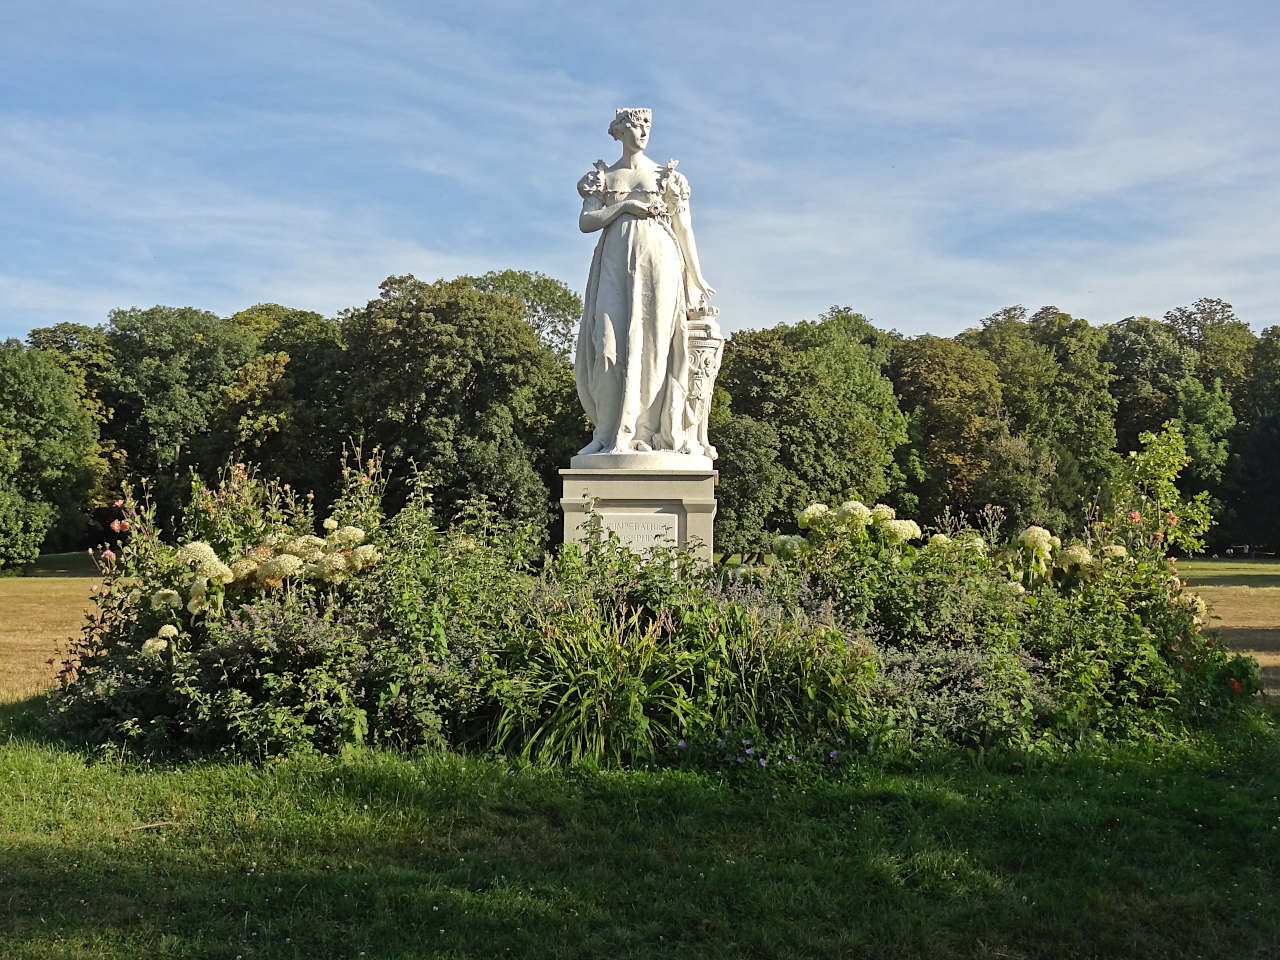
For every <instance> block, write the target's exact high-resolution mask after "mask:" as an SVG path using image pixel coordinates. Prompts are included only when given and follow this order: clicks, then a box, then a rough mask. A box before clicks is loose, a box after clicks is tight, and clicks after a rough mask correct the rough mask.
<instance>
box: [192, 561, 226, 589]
mask: <svg viewBox="0 0 1280 960" xmlns="http://www.w3.org/2000/svg"><path fill="white" fill-rule="evenodd" d="M196 576H197V577H200V578H201V579H203V580H209V581H212V582H213V583H222V584H227V583H230V582H231V581H232V580H234V579H235V574H234V573H232V572H231V568H230V567H228V566H227V565H226V564H225V563H223V562H222V561H221V560H219V559H218V558H217V557H214V558H213V559H212V560H201V561H200V563H199V564H197V565H196Z"/></svg>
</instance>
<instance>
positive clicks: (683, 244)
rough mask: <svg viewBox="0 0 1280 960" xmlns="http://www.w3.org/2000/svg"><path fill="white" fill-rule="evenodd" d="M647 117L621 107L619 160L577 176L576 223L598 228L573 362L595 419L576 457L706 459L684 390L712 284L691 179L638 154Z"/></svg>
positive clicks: (710, 314) (616, 127)
mask: <svg viewBox="0 0 1280 960" xmlns="http://www.w3.org/2000/svg"><path fill="white" fill-rule="evenodd" d="M652 116H653V115H652V111H650V110H648V109H638V108H637V109H626V110H618V111H617V115H616V116H615V117H614V120H613V123H612V124H610V125H609V133H610V134H611V135H612V136H613V137H614V139H616V140H618V141H620V142H621V144H622V156H621V158H620V159H619V160H618V161H617V163H614V164H613V165H612V166H609V165H606V164H605V162H604V161H603V160H597V161H596V164H595V169H594V170H592V171H591V172H590V173H588V174H587V175H586V176H584V177H583V178H582V179H581V180H579V181H578V193H580V194H581V195H582V213H581V214H580V215H579V217H578V226H579V227H580V228H581V230H582V232H583V233H591V232H593V231H596V230H599V231H600V232H601V235H600V240H599V242H598V243H597V244H596V249H595V255H594V256H593V258H592V260H591V273H590V274H589V275H588V277H587V288H586V295H585V297H584V298H583V300H584V303H583V306H584V310H583V315H582V327H581V330H580V331H579V334H578V349H577V356H576V360H575V374H576V378H577V382H578V396H579V397H580V398H581V399H582V405H583V407H584V408H585V409H586V411H587V416H588V417H590V418H591V422H592V424H593V425H594V433H593V435H592V439H591V443H589V444H588V445H587V446H586V447H584V448H583V449H582V450H581V451H580V454H601V453H603V454H625V453H645V452H648V451H672V452H675V453H684V454H692V455H695V456H700V457H714V456H715V451H714V450H712V449H710V447H709V445H707V444H706V443H705V437H706V434H705V430H702V431H701V432H700V431H699V424H698V423H697V422H696V419H697V413H696V412H695V411H694V409H693V408H694V407H701V406H702V403H701V402H700V401H698V402H696V403H695V402H693V401H692V399H691V397H690V346H689V324H690V321H691V319H692V320H693V321H699V320H701V321H704V322H703V324H702V326H703V327H704V328H705V327H706V323H705V321H707V320H708V319H710V320H711V323H712V324H714V316H715V313H716V312H717V311H716V310H715V308H714V307H710V306H709V305H708V303H707V298H708V297H710V296H711V295H712V294H713V293H715V290H714V289H712V288H711V286H710V285H709V284H708V283H707V281H706V280H705V279H704V278H703V276H702V268H701V267H700V265H699V264H698V248H697V246H696V245H695V244H694V240H693V226H692V223H691V221H690V216H689V182H688V181H687V180H686V179H685V178H684V176H683V175H682V174H679V173H677V172H676V161H674V160H670V161H668V162H667V163H666V164H665V165H659V164H657V163H654V162H653V161H652V160H650V159H649V158H648V157H646V156H645V154H644V148H645V147H646V146H647V145H648V143H649V127H650V125H651V123H652ZM716 359H717V360H718V356H717V357H716ZM712 376H713V377H714V373H713V374H712ZM694 392H695V393H696V392H697V391H696V389H695V391H694Z"/></svg>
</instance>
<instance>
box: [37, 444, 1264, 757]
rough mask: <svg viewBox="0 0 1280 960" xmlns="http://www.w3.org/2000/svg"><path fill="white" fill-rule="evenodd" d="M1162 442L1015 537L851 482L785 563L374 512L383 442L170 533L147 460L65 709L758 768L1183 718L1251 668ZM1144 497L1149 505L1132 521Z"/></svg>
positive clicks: (1046, 745)
mask: <svg viewBox="0 0 1280 960" xmlns="http://www.w3.org/2000/svg"><path fill="white" fill-rule="evenodd" d="M1158 455H1159V457H1160V458H1162V462H1163V463H1164V464H1165V466H1164V467H1163V468H1156V467H1152V466H1151V464H1150V463H1149V462H1148V461H1146V460H1143V459H1142V458H1141V457H1139V458H1137V459H1136V462H1135V463H1134V464H1133V465H1132V468H1133V469H1134V470H1135V471H1136V472H1137V473H1140V474H1141V475H1142V478H1143V479H1142V481H1141V486H1140V488H1138V487H1134V488H1133V489H1131V490H1129V491H1128V492H1126V491H1125V490H1124V489H1123V488H1121V489H1119V490H1117V491H1113V492H1112V494H1111V500H1110V501H1109V502H1112V503H1113V504H1115V509H1114V511H1112V512H1111V513H1109V514H1108V515H1107V517H1106V519H1105V520H1101V519H1095V520H1094V522H1093V523H1092V525H1091V526H1090V528H1089V533H1088V536H1087V537H1086V539H1085V541H1084V542H1075V543H1066V544H1064V543H1063V542H1062V541H1061V540H1060V539H1059V538H1057V537H1056V536H1054V535H1053V533H1052V532H1051V531H1049V530H1048V529H1045V528H1043V527H1039V526H1031V527H1028V528H1026V529H1025V530H1023V531H1021V532H1020V533H1019V534H1017V535H1016V536H1014V537H1012V538H1010V539H1002V538H1001V537H999V536H998V534H997V530H998V526H999V525H998V522H996V521H997V518H990V519H991V522H990V523H989V524H987V525H986V526H984V527H982V528H981V529H974V528H969V527H965V526H963V525H960V524H957V523H955V522H945V523H944V529H940V530H934V531H929V532H928V534H927V535H926V531H924V530H922V529H921V527H920V525H919V524H918V523H916V522H915V521H914V520H911V519H909V518H906V517H899V516H897V514H896V512H895V511H894V510H893V509H892V508H890V507H888V506H886V505H884V504H876V505H874V506H871V507H869V506H867V505H865V504H862V503H860V502H858V501H856V500H850V501H848V502H845V503H843V504H841V505H840V506H839V507H836V508H834V509H832V508H829V507H827V506H825V505H822V504H814V505H812V506H810V507H808V508H806V509H805V510H804V511H802V512H801V514H800V515H799V517H798V518H797V520H798V527H799V528H800V530H801V531H802V532H801V533H798V534H792V535H789V536H786V537H780V538H779V539H778V541H777V546H776V553H775V562H774V563H773V564H771V565H770V566H767V567H761V568H758V569H746V570H737V571H726V570H724V569H723V568H719V567H711V566H705V565H699V564H698V563H696V562H695V561H694V560H693V559H692V558H691V557H689V556H688V555H687V554H684V553H681V552H679V551H674V550H671V551H661V550H660V551H657V552H655V553H654V554H652V555H650V556H649V557H648V558H645V559H642V558H640V557H638V556H636V555H635V554H633V553H631V552H630V551H629V550H627V549H625V548H624V547H623V546H621V545H620V544H619V543H618V542H617V540H616V539H614V538H610V537H608V536H606V535H604V533H603V531H601V530H600V529H599V527H598V526H597V529H596V530H595V540H594V541H593V543H592V545H591V548H590V549H589V550H586V551H583V550H582V549H579V548H578V547H575V546H567V547H565V548H563V549H562V550H560V551H558V552H557V553H556V554H554V555H551V556H546V557H542V556H541V554H540V552H539V550H538V547H537V544H536V539H535V535H534V531H533V530H532V528H530V527H527V526H519V525H514V526H513V525H511V524H507V523H504V522H500V521H499V520H498V519H497V517H496V514H495V513H494V512H493V510H492V509H490V508H489V507H487V506H486V505H485V504H483V503H472V504H466V505H463V507H462V509H461V510H460V511H459V513H458V520H457V521H456V522H455V523H454V525H453V526H452V527H451V528H450V529H448V530H440V529H437V526H436V522H435V517H434V515H433V512H432V509H431V504H430V500H429V497H428V495H427V493H426V490H427V483H426V481H425V479H423V478H416V479H415V478H409V479H410V482H409V484H408V487H409V491H408V496H407V502H406V505H405V506H404V507H403V508H402V509H401V510H400V511H398V512H397V513H396V514H395V515H393V516H391V517H384V516H383V513H382V509H381V503H382V500H383V495H384V492H385V485H386V479H385V477H384V476H383V474H382V471H381V466H380V461H379V459H378V457H377V456H375V457H373V458H372V459H369V460H365V461H363V462H357V463H355V464H348V465H347V467H346V468H345V474H344V481H345V485H344V490H343V493H342V494H341V495H340V496H339V498H338V499H337V500H336V501H335V504H334V507H333V512H332V515H331V516H329V517H326V518H324V520H323V521H322V522H321V523H320V524H319V525H317V524H316V518H315V517H314V515H313V513H312V511H311V505H310V500H309V499H308V498H306V497H298V496H295V495H294V494H293V493H292V492H291V491H290V490H289V489H288V488H287V487H285V486H283V485H276V484H272V483H268V482H265V481H263V480H261V479H260V478H258V477H257V476H256V474H255V472H254V471H253V470H252V469H250V468H248V467H244V466H241V465H238V464H232V465H231V466H229V467H228V468H227V470H226V471H225V472H224V473H223V475H222V477H221V478H220V482H219V483H218V484H217V486H216V487H214V488H206V487H204V486H203V485H200V484H196V485H195V486H194V487H193V489H192V495H191V499H190V503H189V504H188V507H187V509H186V511H185V514H184V517H185V523H184V527H183V529H182V531H181V536H180V537H179V539H178V542H177V543H176V544H169V543H166V542H164V541H163V540H162V539H161V537H160V536H159V534H158V532H157V530H156V525H155V521H154V513H155V511H154V508H153V507H152V506H151V503H150V500H149V498H148V496H147V493H146V487H145V485H144V487H143V488H142V490H141V491H140V493H139V495H138V496H137V497H136V498H135V497H134V496H133V494H132V492H126V496H125V498H124V499H123V500H122V501H120V503H119V504H118V506H119V509H120V511H121V513H120V517H119V518H118V521H119V522H118V524H116V525H114V526H113V529H114V530H115V532H116V533H117V534H118V535H119V540H118V541H117V542H115V543H114V544H112V545H111V547H110V548H108V549H106V550H103V551H102V552H101V553H100V554H99V559H100V562H101V563H102V565H103V572H104V583H103V588H102V591H101V600H100V604H99V607H100V610H99V613H98V614H97V615H96V616H95V618H94V619H93V620H92V622H91V623H90V624H89V626H88V627H87V629H86V631H85V634H84V637H83V639H82V640H81V642H80V644H79V646H78V648H77V649H76V650H75V651H74V656H73V657H72V658H71V660H70V661H69V663H68V665H67V668H66V670H65V671H64V674H63V682H62V686H61V689H60V690H59V691H58V692H57V694H56V695H55V696H54V698H53V710H54V716H55V719H56V720H57V722H58V724H59V725H60V726H61V727H62V728H63V729H64V730H65V731H67V732H68V733H71V734H74V735H76V736H80V737H83V738H85V739H88V740H96V741H103V740H117V741H120V740H123V741H128V742H133V743H136V744H138V745H141V746H146V747H155V748H161V749H165V750H173V749H178V750H187V751H191V752H205V751H209V750H225V751H232V752H237V753H241V754H246V755H250V756H265V755H270V754H274V753H279V752H284V751H290V750H296V749H322V750H334V749H338V748H339V747H340V746H341V745H342V744H344V743H353V742H362V741H363V742H373V743H381V744H389V745H395V746H399V747H414V746H418V745H436V746H449V747H453V748H459V749H484V750H490V749H492V750H499V751H502V752H505V753H511V754H518V755H521V756H524V757H527V758H530V759H536V760H546V761H573V760H584V759H585V760H589V761H595V762H609V763H634V762H677V763H697V764H701V765H710V766H713V767H716V768H718V769H723V770H729V771H738V772H742V771H746V770H747V769H748V768H750V770H751V771H753V772H757V773H758V772H759V771H763V770H774V769H776V770H782V769H788V770H793V771H794V770H797V769H809V768H811V769H822V768H825V766H826V765H828V764H833V763H836V762H842V761H840V758H842V757H848V756H849V755H851V754H854V753H856V752H857V751H860V750H872V749H891V750H894V751H905V752H907V753H911V752H915V751H919V750H923V749H928V748H933V747H935V746H940V745H964V746H969V747H979V748H983V747H988V746H997V745H1003V746H1012V747H1019V748H1042V749H1059V748H1063V747H1067V746H1070V745H1073V744H1076V743H1079V742H1082V741H1087V740H1089V739H1091V738H1096V737H1107V738H1125V737H1138V736H1152V735H1175V734H1176V733H1177V732H1178V731H1179V730H1180V729H1182V728H1183V727H1184V726H1185V725H1188V724H1192V723H1196V722H1200V721H1202V720H1203V719H1205V718H1206V717H1209V716H1212V715H1214V714H1215V713H1217V712H1220V711H1224V710H1228V709H1231V708H1233V707H1237V706H1239V705H1240V704H1241V703H1243V702H1244V701H1245V699H1246V698H1247V697H1249V696H1250V695H1251V694H1252V693H1254V692H1255V691H1256V690H1257V689H1259V686H1260V684H1259V676H1258V669H1257V664H1256V663H1255V662H1253V661H1251V660H1248V659H1246V658H1242V657H1238V656H1237V657H1233V656H1231V655H1229V654H1228V653H1227V652H1226V651H1224V650H1223V649H1222V647H1221V646H1220V645H1219V644H1218V643H1217V642H1216V641H1215V640H1213V639H1212V638H1209V637H1206V636H1205V635H1204V634H1203V632H1202V627H1203V623H1204V618H1205V615H1206V610H1205V607H1204V603H1203V601H1202V600H1200V598H1198V597H1195V596H1194V595H1192V594H1189V593H1186V592H1185V591H1184V589H1183V586H1182V583H1181V581H1180V580H1179V578H1178V573H1177V568H1176V565H1175V563H1174V562H1173V561H1172V560H1171V558H1169V557H1168V556H1167V554H1166V551H1167V549H1168V546H1169V543H1170V542H1171V541H1174V540H1175V539H1176V538H1175V537H1173V536H1171V535H1170V533H1169V532H1170V531H1171V530H1174V529H1181V530H1182V531H1183V533H1182V534H1181V535H1182V536H1190V537H1194V536H1195V535H1196V533H1195V530H1196V527H1197V522H1187V523H1185V524H1183V523H1179V524H1178V525H1177V526H1176V527H1175V526H1173V525H1172V521H1170V520H1169V519H1168V517H1169V515H1170V514H1173V515H1175V516H1179V517H1181V516H1184V515H1185V503H1174V502H1172V501H1170V500H1168V499H1167V495H1168V493H1169V490H1168V487H1167V486H1165V485H1163V480H1162V475H1161V473H1160V469H1172V468H1173V467H1174V466H1176V463H1177V458H1176V457H1172V456H1170V455H1169V452H1168V450H1167V449H1162V450H1161V451H1160V452H1159V454H1158ZM1135 475H1136V474H1135ZM1179 508H1182V509H1183V513H1179ZM1133 513H1136V514H1138V516H1139V519H1137V520H1134V519H1133V518H1132V516H1131V514H1133ZM1192 513H1193V514H1194V511H1192ZM1152 515H1156V516H1159V517H1161V518H1162V519H1161V520H1160V521H1159V522H1160V523H1161V524H1163V527H1162V528H1161V530H1154V529H1149V528H1147V527H1143V528H1142V531H1141V532H1140V533H1138V532H1135V530H1134V529H1133V527H1132V526H1127V527H1122V526H1120V525H1123V524H1129V525H1136V524H1143V523H1146V522H1147V521H1146V518H1148V517H1150V516H1152ZM1161 531H1163V532H1164V536H1161V537H1157V536H1155V534H1156V533H1160V532H1161ZM1184 542H1185V541H1184ZM681 745H683V746H681ZM726 745H727V746H726ZM748 749H749V752H748ZM739 758H741V760H739ZM806 765H807V766H806Z"/></svg>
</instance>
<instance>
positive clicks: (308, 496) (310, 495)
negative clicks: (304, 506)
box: [307, 493, 316, 500]
mask: <svg viewBox="0 0 1280 960" xmlns="http://www.w3.org/2000/svg"><path fill="white" fill-rule="evenodd" d="M315 498H316V495H315V494H314V493H308V494H307V499H308V500H314V499H315Z"/></svg>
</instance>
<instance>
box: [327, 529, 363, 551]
mask: <svg viewBox="0 0 1280 960" xmlns="http://www.w3.org/2000/svg"><path fill="white" fill-rule="evenodd" d="M329 540H330V541H331V542H332V543H334V544H335V545H336V546H337V547H338V548H339V549H342V550H350V549H352V548H353V547H358V546H360V544H362V543H364V540H365V534H364V531H363V530H361V529H360V528H359V527H339V528H338V529H337V530H335V531H333V533H331V534H329Z"/></svg>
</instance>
